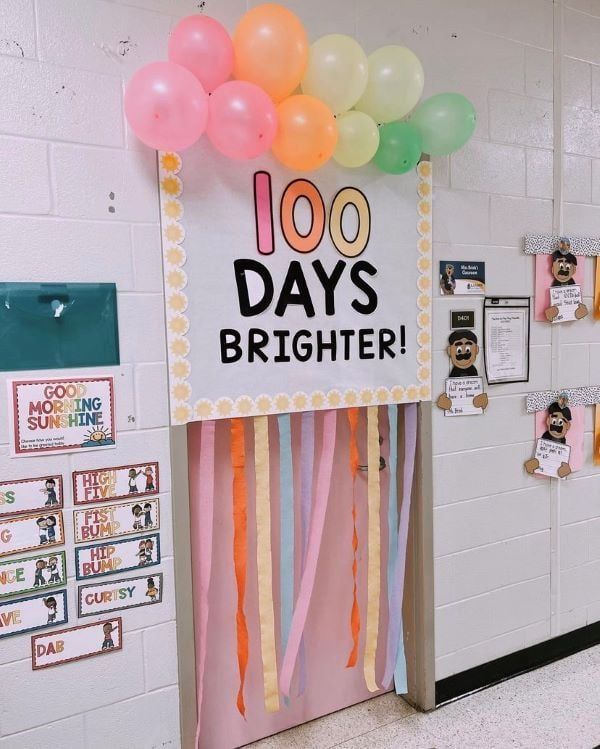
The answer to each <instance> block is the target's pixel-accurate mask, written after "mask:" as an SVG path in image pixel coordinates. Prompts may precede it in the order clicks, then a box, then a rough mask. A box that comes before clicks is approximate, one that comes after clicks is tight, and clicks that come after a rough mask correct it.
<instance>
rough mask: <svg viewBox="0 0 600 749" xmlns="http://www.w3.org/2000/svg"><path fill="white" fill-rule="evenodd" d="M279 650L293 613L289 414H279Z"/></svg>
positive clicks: (286, 634) (283, 643) (292, 515)
mask: <svg viewBox="0 0 600 749" xmlns="http://www.w3.org/2000/svg"><path fill="white" fill-rule="evenodd" d="M277 423H278V427H279V496H280V511H279V512H280V581H279V585H280V596H281V650H282V652H284V653H285V649H286V647H287V641H288V637H289V633H290V626H291V624H292V614H293V613H294V476H293V469H292V432H291V421H290V415H289V414H279V415H278V417H277Z"/></svg>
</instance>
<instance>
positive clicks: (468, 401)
mask: <svg viewBox="0 0 600 749" xmlns="http://www.w3.org/2000/svg"><path fill="white" fill-rule="evenodd" d="M482 393H483V379H482V378H481V377H448V378H447V379H446V395H447V396H448V398H449V399H450V400H451V401H452V405H451V406H450V408H448V409H446V412H445V413H446V416H472V415H474V414H482V413H483V408H478V407H477V406H476V405H475V399H476V398H477V396H479V395H481V394H482Z"/></svg>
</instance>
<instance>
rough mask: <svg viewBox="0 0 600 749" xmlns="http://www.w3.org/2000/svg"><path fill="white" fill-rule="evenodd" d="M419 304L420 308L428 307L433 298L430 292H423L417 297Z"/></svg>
mask: <svg viewBox="0 0 600 749" xmlns="http://www.w3.org/2000/svg"><path fill="white" fill-rule="evenodd" d="M417 304H418V305H419V308H420V309H428V308H429V305H430V304H431V299H430V297H429V295H428V294H421V295H420V296H419V298H418V299H417Z"/></svg>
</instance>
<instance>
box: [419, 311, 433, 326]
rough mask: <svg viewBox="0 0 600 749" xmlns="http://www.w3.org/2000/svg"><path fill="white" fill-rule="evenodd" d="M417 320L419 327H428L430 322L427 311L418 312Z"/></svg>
mask: <svg viewBox="0 0 600 749" xmlns="http://www.w3.org/2000/svg"><path fill="white" fill-rule="evenodd" d="M417 322H418V323H419V327H420V328H428V327H429V323H430V322H431V317H430V316H429V312H420V313H419V315H418V317H417Z"/></svg>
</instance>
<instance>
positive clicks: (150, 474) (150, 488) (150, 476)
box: [144, 466, 154, 492]
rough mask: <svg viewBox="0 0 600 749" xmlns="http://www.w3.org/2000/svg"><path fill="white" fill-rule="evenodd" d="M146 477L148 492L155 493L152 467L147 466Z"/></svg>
mask: <svg viewBox="0 0 600 749" xmlns="http://www.w3.org/2000/svg"><path fill="white" fill-rule="evenodd" d="M144 476H145V477H146V491H147V492H153V491H154V473H153V472H152V466H146V468H145V470H144Z"/></svg>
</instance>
